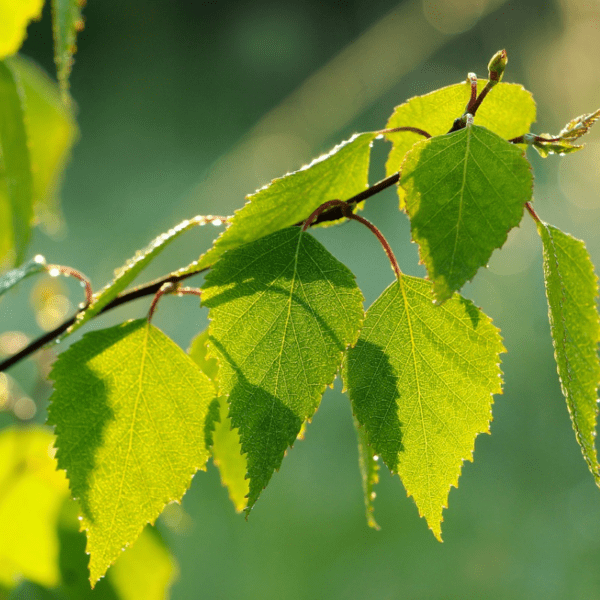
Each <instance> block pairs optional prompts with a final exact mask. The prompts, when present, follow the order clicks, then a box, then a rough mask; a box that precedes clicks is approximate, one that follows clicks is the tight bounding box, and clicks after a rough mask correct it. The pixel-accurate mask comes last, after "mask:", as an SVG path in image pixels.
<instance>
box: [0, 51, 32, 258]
mask: <svg viewBox="0 0 600 600" xmlns="http://www.w3.org/2000/svg"><path fill="white" fill-rule="evenodd" d="M3 191H4V192H5V195H6V198H7V200H8V202H7V205H5V206H4V207H1V206H0V217H1V218H0V239H2V240H3V242H4V244H6V241H7V240H12V244H10V242H9V245H8V246H6V247H4V248H2V247H0V251H4V252H6V250H7V249H9V248H10V247H11V245H12V246H13V247H14V249H15V253H16V254H15V256H16V258H15V262H16V264H20V263H21V262H23V259H24V258H25V253H26V251H27V246H28V244H29V238H30V236H31V223H32V221H33V183H32V178H31V161H30V157H29V148H28V146H27V132H26V130H25V116H24V110H23V97H22V91H21V89H20V85H19V82H18V80H17V79H16V77H15V76H14V74H13V72H12V71H11V69H10V68H9V67H8V66H7V65H6V64H5V63H4V62H2V61H0V203H1V204H4V201H3V198H2V196H3V195H4V194H3V193H2V192H3ZM4 244H3V245H4ZM2 258H3V256H2V255H0V260H1V259H2Z"/></svg>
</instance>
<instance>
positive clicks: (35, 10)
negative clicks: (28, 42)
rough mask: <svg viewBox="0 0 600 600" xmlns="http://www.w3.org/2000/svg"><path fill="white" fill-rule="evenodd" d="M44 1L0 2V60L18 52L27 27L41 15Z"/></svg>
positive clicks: (7, 0)
mask: <svg viewBox="0 0 600 600" xmlns="http://www.w3.org/2000/svg"><path fill="white" fill-rule="evenodd" d="M43 6H44V0H0V59H2V58H4V57H5V56H10V55H11V54H14V53H15V52H17V51H18V50H19V48H20V47H21V44H22V43H23V40H24V39H25V35H26V33H27V25H29V22H30V21H31V20H32V19H39V18H40V17H41V15H42V7H43Z"/></svg>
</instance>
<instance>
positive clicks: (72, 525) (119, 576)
mask: <svg viewBox="0 0 600 600" xmlns="http://www.w3.org/2000/svg"><path fill="white" fill-rule="evenodd" d="M78 529H79V527H78V521H77V503H76V502H69V503H67V505H66V506H65V507H64V508H63V511H62V515H61V522H60V526H59V533H58V535H59V539H60V560H59V564H60V572H61V579H62V581H61V585H60V586H59V587H58V588H57V589H56V590H53V591H54V592H55V596H53V597H56V598H57V599H61V600H62V599H64V598H74V599H75V598H76V599H77V600H88V599H90V600H93V599H94V598H106V599H107V600H162V599H163V598H168V597H169V594H168V592H169V588H170V586H171V585H172V584H173V581H174V579H176V578H177V576H178V574H179V569H178V565H177V563H176V561H175V559H174V558H173V556H172V555H171V553H170V552H169V550H168V548H167V547H166V546H165V544H164V542H163V540H162V538H161V536H160V535H159V533H158V532H157V531H156V529H155V528H153V527H145V528H144V530H143V531H142V533H141V534H140V537H139V538H138V539H137V540H136V541H135V542H134V543H133V544H132V545H131V546H130V547H129V548H127V550H126V551H125V552H123V553H122V554H121V555H120V556H119V558H118V560H117V561H116V562H115V564H114V566H113V567H112V568H111V569H110V570H109V571H108V573H107V574H106V577H104V578H102V579H101V580H100V581H99V582H98V584H97V585H96V587H95V588H94V589H93V590H92V589H91V588H90V582H89V570H88V562H89V559H90V557H89V555H88V554H86V553H85V544H86V540H85V533H84V532H82V531H79V530H78Z"/></svg>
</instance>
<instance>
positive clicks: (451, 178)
mask: <svg viewBox="0 0 600 600" xmlns="http://www.w3.org/2000/svg"><path fill="white" fill-rule="evenodd" d="M400 185H401V186H402V187H403V188H404V190H405V192H406V211H407V212H408V215H409V217H410V221H411V229H412V236H413V239H414V240H415V241H416V242H417V243H418V244H419V254H420V257H421V261H422V262H423V263H425V265H426V267H427V273H428V275H429V278H430V279H431V280H432V281H433V293H434V295H435V298H436V300H437V301H438V302H443V301H444V300H447V299H448V298H450V296H452V294H453V292H454V291H456V290H459V289H460V288H461V287H462V286H463V285H464V284H465V283H466V282H467V281H469V280H470V279H471V278H472V277H473V276H474V275H475V273H476V272H477V270H478V269H479V268H480V267H482V266H484V265H486V264H487V262H488V260H489V259H490V256H491V255H492V252H493V251H494V249H496V248H500V247H501V246H502V245H503V244H504V242H505V241H506V237H507V234H508V231H509V230H510V229H512V228H513V227H515V226H516V225H518V224H519V222H520V221H521V218H522V216H523V208H524V206H525V203H526V202H527V201H528V200H530V199H531V195H532V192H533V176H532V173H531V167H530V165H529V162H528V161H527V159H526V158H525V156H524V154H523V151H522V150H521V149H520V148H518V147H517V146H515V145H514V144H510V143H508V142H507V141H505V140H503V139H502V138H500V137H498V136H497V135H496V134H495V133H492V132H491V131H489V130H487V129H484V128H483V127H478V126H476V125H471V126H467V127H465V128H464V129H461V130H460V131H457V132H455V133H451V134H448V135H444V136H438V137H435V138H432V139H430V140H425V141H422V142H419V143H417V144H416V145H415V146H414V147H413V149H412V150H411V151H410V152H409V153H408V154H407V155H406V159H405V161H404V163H403V165H402V174H401V178H400Z"/></svg>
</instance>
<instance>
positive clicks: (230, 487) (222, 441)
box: [189, 329, 249, 512]
mask: <svg viewBox="0 0 600 600" xmlns="http://www.w3.org/2000/svg"><path fill="white" fill-rule="evenodd" d="M207 343H208V329H207V330H205V331H203V332H202V333H200V334H198V335H197V336H196V337H195V338H194V341H193V342H192V345H191V347H190V350H189V354H190V357H191V358H192V360H193V361H194V362H195V363H196V364H197V365H198V366H199V367H200V370H201V371H202V372H203V373H204V374H205V375H206V376H207V377H208V378H209V379H211V381H212V382H213V383H214V384H215V389H216V390H217V394H218V392H219V385H218V373H219V365H218V363H217V359H216V358H207V357H206V354H207V350H208V349H207ZM218 403H219V407H218V408H219V414H218V421H215V422H214V423H213V431H212V446H211V448H210V452H211V454H212V457H213V462H214V464H215V466H216V467H217V468H218V469H219V473H220V475H221V483H222V484H223V485H224V486H225V487H226V488H227V491H228V492H229V498H230V499H231V502H232V503H233V506H234V508H235V510H236V512H241V511H242V510H244V508H246V497H247V496H248V491H249V489H248V480H247V479H246V473H247V471H248V461H247V460H246V455H245V454H242V446H241V444H240V435H239V433H238V430H237V429H236V428H235V427H233V425H232V424H231V419H230V418H229V414H228V413H229V403H228V402H227V398H226V397H225V396H220V397H219V398H218Z"/></svg>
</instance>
